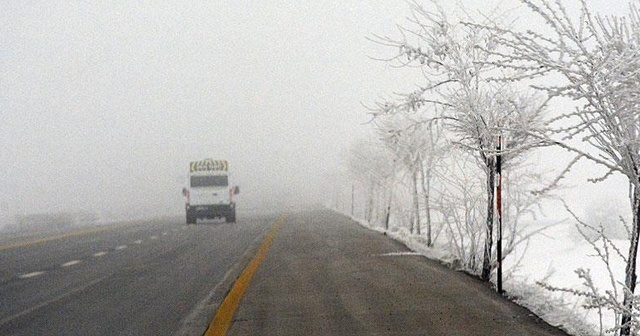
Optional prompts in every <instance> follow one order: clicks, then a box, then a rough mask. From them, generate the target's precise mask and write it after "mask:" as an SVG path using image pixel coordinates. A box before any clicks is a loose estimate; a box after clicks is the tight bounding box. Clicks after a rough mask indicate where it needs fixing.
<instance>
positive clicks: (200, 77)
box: [0, 0, 626, 216]
mask: <svg viewBox="0 0 640 336" xmlns="http://www.w3.org/2000/svg"><path fill="white" fill-rule="evenodd" d="M591 2H592V3H593V4H594V5H595V7H596V8H597V9H599V10H600V9H602V8H607V9H611V8H614V9H616V8H618V7H619V8H626V1H621V0H616V1H610V2H611V3H615V4H616V5H615V6H611V5H610V6H608V7H607V6H605V5H604V4H606V3H608V1H604V0H597V1H595V0H594V1H591ZM465 3H466V5H470V6H480V5H481V4H484V3H486V1H482V2H480V1H477V2H473V1H468V2H465ZM496 3H498V2H496ZM499 3H501V4H504V5H505V6H514V3H516V2H514V1H500V2H499ZM616 6H617V7H616ZM408 8H409V7H408V5H407V4H406V3H404V2H402V1H397V0H368V1H367V0H351V1H337V0H335V1H331V0H320V1H285V0H278V1H276V0H270V1H254V0H239V1H215V0H214V1H204V0H199V1H196V0H194V1H184V0H180V1H178V0H175V1H60V2H58V1H55V2H53V1H22V0H15V1H13V0H5V1H2V2H0V27H1V28H0V143H1V144H2V149H1V150H0V185H2V193H0V216H1V215H7V214H15V213H35V212H55V211H77V210H87V211H102V212H109V213H132V212H134V211H145V212H150V211H152V212H155V213H157V214H182V212H183V205H182V199H181V195H180V189H181V188H182V186H184V185H185V181H186V174H187V168H188V162H189V161H194V160H200V159H204V158H208V157H210V158H214V159H227V160H229V161H230V167H231V173H232V174H233V178H234V181H235V183H236V184H239V185H240V186H241V190H242V194H241V197H242V198H241V202H242V201H244V202H246V204H247V205H270V204H277V203H278V199H279V198H298V197H304V198H318V197H319V196H318V194H317V191H318V190H319V189H320V185H321V184H323V183H325V182H326V180H327V178H328V176H329V177H330V176H332V174H334V173H335V172H336V171H339V170H342V169H343V168H342V167H341V166H342V165H343V162H342V161H341V160H342V159H343V157H344V153H345V152H346V150H347V148H349V145H350V143H352V142H353V141H355V140H357V139H358V138H360V137H362V136H363V134H364V133H365V129H366V126H362V123H363V122H366V121H367V116H366V109H365V108H364V107H363V106H362V103H371V102H373V101H375V100H376V99H378V98H380V97H381V96H384V95H387V94H389V93H391V92H393V91H397V92H399V91H403V89H406V88H407V87H411V85H413V84H415V83H414V82H415V81H414V80H410V81H408V80H407V78H406V77H403V75H404V74H406V72H403V71H399V70H397V69H392V68H391V67H390V66H388V65H387V64H385V63H383V62H379V61H375V60H372V59H371V58H370V56H373V57H376V56H380V55H381V54H384V51H385V49H384V48H383V47H381V46H379V45H376V44H374V43H372V42H371V41H368V40H367V39H366V37H367V36H371V34H373V33H376V34H382V35H393V33H394V32H395V24H398V23H402V22H403V21H402V20H403V18H404V17H405V16H407V15H408V14H409V12H408ZM622 12H624V11H622ZM416 78H419V77H416ZM320 196H321V195H320Z"/></svg>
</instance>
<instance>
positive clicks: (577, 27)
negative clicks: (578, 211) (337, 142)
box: [471, 0, 640, 335]
mask: <svg viewBox="0 0 640 336" xmlns="http://www.w3.org/2000/svg"><path fill="white" fill-rule="evenodd" d="M521 1H522V3H524V4H525V5H527V6H528V7H529V8H530V9H531V10H532V11H533V12H534V13H536V14H537V15H538V16H539V17H540V18H541V19H542V20H544V22H545V23H546V25H547V27H548V28H550V29H549V30H550V31H551V32H552V33H551V34H548V35H546V34H545V35H543V34H542V33H539V32H533V31H524V32H520V31H514V30H509V29H504V28H496V27H495V26H491V27H489V26H487V25H484V27H486V28H490V29H491V30H492V31H493V32H494V33H495V34H494V36H493V38H492V40H493V41H495V42H496V43H497V44H500V45H501V46H502V47H503V49H500V50H498V49H493V48H487V47H482V49H483V51H485V52H487V53H489V54H491V55H492V61H491V62H489V64H490V65H492V66H496V67H500V68H503V69H507V70H513V75H512V76H510V77H508V78H507V79H509V80H535V79H537V78H540V77H544V78H556V79H557V78H562V80H563V82H561V83H558V82H557V80H554V81H549V80H547V81H546V82H544V81H538V82H542V84H538V85H537V86H536V87H537V88H538V89H540V90H543V91H545V92H547V93H548V94H549V96H550V97H565V98H569V99H572V100H574V101H576V102H577V107H576V108H575V109H574V110H571V111H560V112H559V113H558V116H557V117H556V118H555V119H553V122H552V123H550V125H549V126H550V127H549V129H548V131H547V132H545V133H539V134H537V135H538V136H539V137H540V138H544V139H546V140H548V141H549V142H551V143H555V144H557V145H559V146H561V147H564V148H566V149H568V150H570V151H573V152H575V153H576V154H577V157H579V158H580V157H583V158H588V159H590V160H592V161H594V162H597V163H598V164H600V165H602V166H604V167H606V168H608V173H607V174H606V175H604V176H600V177H597V178H595V179H593V181H594V182H598V181H602V180H605V179H606V178H608V177H609V176H611V175H612V174H614V173H619V174H623V175H624V176H626V177H627V179H628V181H629V193H630V200H631V204H632V212H633V216H632V218H633V220H632V230H631V236H630V242H631V244H630V248H629V251H628V254H627V258H626V261H627V263H626V269H625V286H626V290H625V291H624V299H623V300H624V306H625V307H626V309H627V312H626V313H624V314H622V318H621V321H620V323H621V329H620V335H629V334H630V333H631V332H637V331H634V330H632V328H631V320H632V319H631V317H632V312H633V305H634V302H633V294H634V292H635V288H636V282H637V270H636V268H637V266H636V259H637V253H638V238H639V236H640V11H639V10H638V8H637V7H635V6H631V8H630V12H629V15H628V16H626V17H615V16H609V17H601V16H599V15H595V14H594V13H593V12H591V11H590V10H589V8H588V6H587V4H586V1H585V0H581V1H580V3H581V10H580V13H579V15H576V16H575V17H574V16H572V15H570V13H569V12H568V11H567V9H566V8H565V7H564V6H563V4H562V1H555V2H553V3H550V2H549V1H545V0H521ZM481 26H483V25H471V27H476V28H480V27H481ZM503 79H504V78H503ZM545 83H555V84H545ZM572 141H573V142H572ZM575 141H581V142H582V143H584V144H588V149H586V150H580V149H578V148H576V147H575V146H574V145H572V144H573V143H574V142H575Z"/></svg>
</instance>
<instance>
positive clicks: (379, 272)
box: [229, 210, 566, 336]
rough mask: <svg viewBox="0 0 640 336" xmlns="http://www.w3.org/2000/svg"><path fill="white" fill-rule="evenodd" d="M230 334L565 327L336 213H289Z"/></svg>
mask: <svg viewBox="0 0 640 336" xmlns="http://www.w3.org/2000/svg"><path fill="white" fill-rule="evenodd" d="M229 331H230V332H229V334H231V335H429V336H443V335H447V336H457V335H460V336H470V335H490V336H500V335H505V336H507V335H508V336H515V335H517V336H525V335H540V336H542V335H566V334H565V333H563V332H562V331H560V330H557V329H555V328H553V327H551V326H549V325H548V324H546V323H544V322H542V321H539V320H538V319H537V318H536V317H535V316H533V315H532V314H531V313H530V312H529V311H527V310H525V309H523V308H521V307H519V306H517V305H515V304H513V303H511V302H509V301H507V300H505V299H504V298H502V297H501V296H499V295H497V294H496V293H495V292H494V291H493V290H491V289H490V288H489V287H487V286H486V285H485V284H483V283H481V282H480V281H478V280H477V279H475V278H472V277H470V276H468V275H465V274H462V273H460V272H455V271H452V270H449V269H447V268H445V267H443V266H442V265H440V264H439V263H438V262H434V261H431V260H428V259H426V258H424V257H422V256H418V255H415V254H413V253H411V252H410V251H409V250H408V249H407V248H406V247H405V246H403V245H402V244H399V243H397V242H395V241H393V240H391V239H389V238H388V237H386V236H384V235H382V234H379V233H377V232H373V231H370V230H368V229H365V228H363V227H361V226H359V225H358V224H356V223H355V222H353V221H351V220H350V219H348V218H346V217H344V216H341V215H337V214H335V213H332V212H330V211H326V210H323V211H313V212H305V213H296V214H291V215H289V216H288V217H287V220H286V221H285V222H284V223H283V224H282V225H281V226H280V228H279V229H278V231H277V232H276V234H275V238H274V239H273V242H272V244H271V246H270V248H269V251H268V253H267V254H266V256H265V258H264V259H263V261H262V263H261V265H260V267H259V269H258V270H257V271H256V273H255V275H254V276H253V279H252V281H251V283H250V285H249V286H248V288H247V290H246V292H245V293H244V296H243V298H242V301H241V302H240V305H239V308H238V309H237V311H236V314H235V317H234V318H233V320H232V323H231V326H230V330H229Z"/></svg>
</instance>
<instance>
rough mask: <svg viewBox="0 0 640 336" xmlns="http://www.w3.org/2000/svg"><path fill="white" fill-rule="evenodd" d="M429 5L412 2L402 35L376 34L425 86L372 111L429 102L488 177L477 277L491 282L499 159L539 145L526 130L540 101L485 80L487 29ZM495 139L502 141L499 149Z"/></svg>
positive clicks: (537, 121)
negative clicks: (413, 69) (418, 72)
mask: <svg viewBox="0 0 640 336" xmlns="http://www.w3.org/2000/svg"><path fill="white" fill-rule="evenodd" d="M432 4H434V7H436V10H435V11H430V10H428V9H426V8H425V7H423V6H421V5H420V4H418V3H417V2H414V3H412V18H411V19H410V23H409V24H408V25H407V27H401V28H400V32H401V34H402V37H401V38H399V39H394V38H389V37H382V36H376V40H377V42H379V43H382V44H384V45H387V46H390V47H393V48H394V49H395V50H397V54H395V56H394V57H392V58H391V59H390V61H395V62H399V63H400V64H401V65H403V66H415V67H418V68H420V70H421V71H422V72H423V74H424V79H425V83H424V85H422V86H421V87H419V88H418V89H417V90H415V91H414V92H411V93H408V94H404V95H400V98H399V99H398V100H396V101H393V102H383V103H380V104H378V106H377V108H376V109H374V111H373V115H374V117H379V116H381V115H387V114H394V113H411V112H414V113H415V112H420V111H424V107H425V106H429V107H430V109H429V111H432V110H437V111H438V113H436V114H433V115H431V117H430V118H431V120H439V121H441V122H442V124H443V125H444V128H445V129H446V130H447V131H448V133H450V134H451V135H452V136H451V140H452V142H453V144H454V145H456V146H460V147H462V148H465V149H466V150H468V151H469V153H471V154H472V155H473V156H474V157H475V158H476V161H477V163H478V164H479V167H481V168H482V170H483V172H484V174H485V177H486V178H485V192H486V203H485V205H486V206H485V209H486V213H485V215H486V218H485V242H484V252H483V264H482V271H481V278H482V279H483V280H485V281H488V280H489V279H490V275H491V271H492V269H493V266H494V265H495V262H494V260H493V254H492V251H493V240H494V239H493V237H494V220H495V218H494V202H495V193H494V190H495V181H496V168H497V167H496V158H497V156H498V155H500V156H502V162H503V166H505V167H508V166H509V164H510V162H511V161H512V160H513V159H515V158H517V157H519V156H521V155H522V153H524V152H526V151H527V150H528V149H530V148H532V147H535V146H537V145H539V140H538V139H536V138H535V137H533V136H531V132H532V130H534V129H536V128H537V127H539V126H540V125H541V120H542V112H543V109H544V102H538V101H537V100H536V99H533V98H532V97H531V96H528V95H525V94H521V93H518V92H517V91H514V90H512V89H510V88H509V86H508V85H506V84H496V83H491V82H488V81H487V80H486V78H487V77H488V76H489V75H490V74H491V73H493V72H495V71H496V66H495V65H493V64H490V63H489V62H488V58H489V56H490V55H491V54H492V52H496V51H495V48H497V47H498V45H497V44H496V43H495V42H494V40H493V39H492V38H491V36H490V34H489V33H488V31H487V30H486V29H482V28H479V27H476V26H471V25H465V24H462V23H461V22H460V21H459V20H457V21H454V20H450V19H448V18H447V16H446V14H445V11H444V10H442V9H441V8H439V7H438V6H437V3H436V2H435V1H433V2H432ZM422 120H425V119H424V118H423V119H422ZM500 139H502V140H503V141H504V143H503V145H502V147H501V149H500V150H498V145H499V142H500Z"/></svg>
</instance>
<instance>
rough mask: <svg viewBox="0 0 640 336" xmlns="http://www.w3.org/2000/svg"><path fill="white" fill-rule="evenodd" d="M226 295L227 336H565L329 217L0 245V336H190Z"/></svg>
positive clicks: (43, 236)
mask: <svg viewBox="0 0 640 336" xmlns="http://www.w3.org/2000/svg"><path fill="white" fill-rule="evenodd" d="M267 241H268V242H269V244H266V245H265V242H267ZM265 246H267V247H266V248H265ZM257 256H261V258H256V257H257ZM256 259H259V261H258V262H257V263H255V262H254V261H255V260H256ZM251 265H253V266H251ZM247 269H252V270H253V271H252V272H251V277H249V278H244V277H243V275H244V274H245V271H246V270H247ZM236 279H238V280H236ZM241 279H244V280H242V281H241ZM247 279H249V280H247ZM238 283H244V285H245V288H244V289H243V291H242V292H241V295H240V296H238V300H237V302H238V304H239V306H237V305H236V306H235V308H234V309H232V310H230V311H228V312H227V313H228V314H227V315H228V316H230V318H229V321H230V324H229V327H230V329H229V330H228V331H229V334H231V335H435V336H439V335H448V336H451V335H465V336H467V335H510V336H511V335H519V336H520V335H564V333H562V332H561V331H559V330H556V329H554V328H552V327H550V326H549V325H547V324H545V323H544V322H541V321H539V320H538V319H537V318H536V317H535V316H533V315H532V314H530V313H529V312H528V311H527V310H525V309H523V308H521V307H518V306H517V305H515V304H513V303H510V302H508V301H507V300H505V299H503V298H502V297H500V296H499V295H497V294H496V293H494V292H493V291H492V290H491V289H489V288H488V287H487V286H486V285H485V284H482V283H481V282H479V281H477V280H476V279H474V278H472V277H469V276H467V275H464V274H461V273H459V272H454V271H451V270H448V269H446V268H444V267H443V266H441V265H440V264H439V263H437V262H434V261H430V260H428V259H426V258H424V257H421V256H418V255H415V254H412V253H411V252H410V251H408V249H407V248H406V247H404V246H403V245H401V244H399V243H397V242H395V241H393V240H391V239H389V238H388V237H386V236H384V235H382V234H379V233H376V232H372V231H370V230H367V229H365V228H363V227H361V226H359V225H358V224H356V223H354V222H353V221H351V220H349V219H348V218H346V217H344V216H341V215H338V214H335V213H333V212H331V211H328V210H313V211H311V210H307V211H299V212H294V213H291V214H288V215H287V216H285V217H282V216H275V215H260V216H259V215H256V216H241V217H239V218H238V223H236V224H226V223H222V222H215V223H205V224H199V225H197V226H186V225H184V222H183V221H182V220H181V219H180V220H175V221H170V220H161V221H150V222H140V223H128V224H126V223H123V224H116V225H110V226H104V227H97V228H96V227H93V228H84V229H76V230H73V231H69V232H51V233H39V234H37V235H23V236H13V237H12V236H6V235H5V236H3V237H2V238H0V335H136V336H140V335H198V336H199V335H202V334H203V333H204V332H205V330H206V329H207V327H209V325H210V323H211V322H212V320H213V319H214V316H215V318H217V317H218V315H217V312H218V313H219V312H220V311H223V310H224V309H222V307H224V306H225V305H224V304H223V303H222V302H223V300H224V301H225V302H226V301H227V300H225V296H227V293H233V292H234V290H233V289H231V288H232V287H233V288H236V285H237V284H238ZM230 289H231V291H230ZM212 325H213V324H212ZM213 329H214V328H213V327H211V328H209V331H211V330H213ZM212 334H215V333H212Z"/></svg>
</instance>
